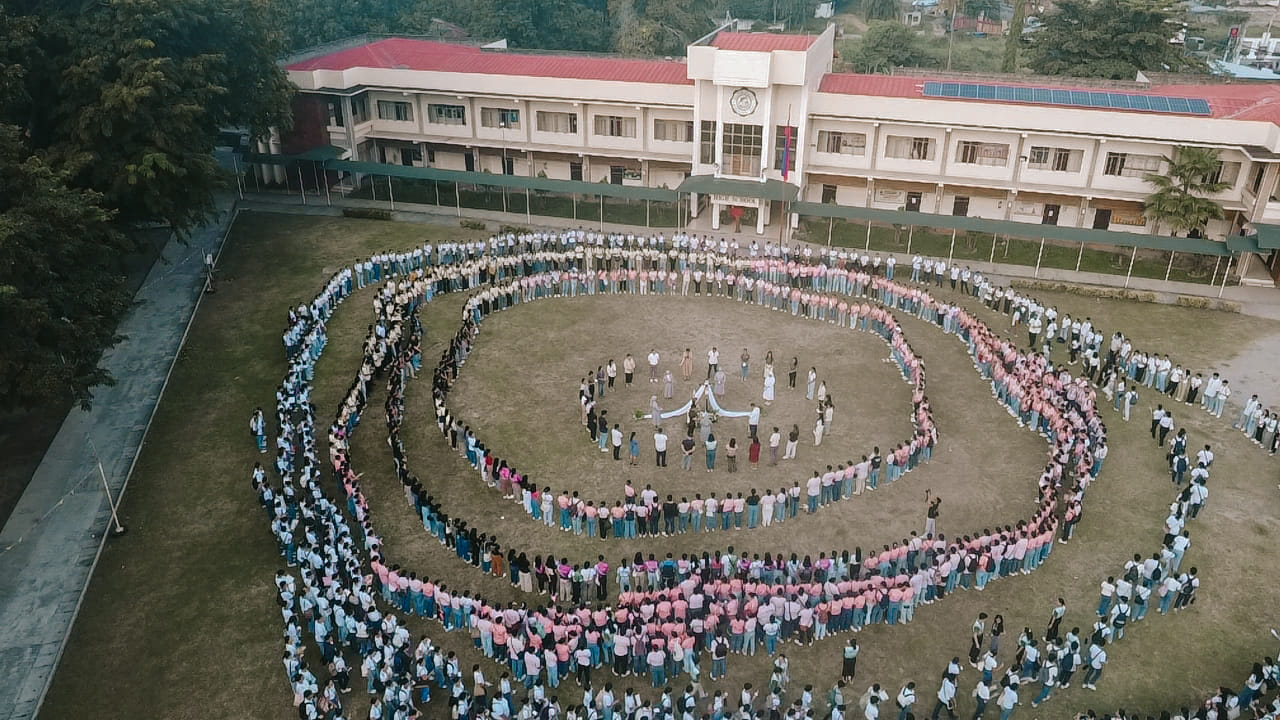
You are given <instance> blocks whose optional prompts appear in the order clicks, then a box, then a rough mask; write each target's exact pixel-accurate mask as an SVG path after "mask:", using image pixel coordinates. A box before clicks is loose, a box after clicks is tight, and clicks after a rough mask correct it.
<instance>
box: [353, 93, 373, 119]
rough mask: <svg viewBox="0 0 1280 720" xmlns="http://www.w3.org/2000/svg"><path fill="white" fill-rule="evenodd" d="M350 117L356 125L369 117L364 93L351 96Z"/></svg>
mask: <svg viewBox="0 0 1280 720" xmlns="http://www.w3.org/2000/svg"><path fill="white" fill-rule="evenodd" d="M351 117H352V118H353V119H354V120H355V124H356V125H359V124H360V123H362V122H364V121H366V120H368V119H369V104H368V103H367V102H366V101H365V96H364V95H357V96H355V97H353V98H351Z"/></svg>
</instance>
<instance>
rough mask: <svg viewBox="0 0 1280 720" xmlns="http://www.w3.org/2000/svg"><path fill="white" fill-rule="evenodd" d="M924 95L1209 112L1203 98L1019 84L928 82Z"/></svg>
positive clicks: (1191, 113)
mask: <svg viewBox="0 0 1280 720" xmlns="http://www.w3.org/2000/svg"><path fill="white" fill-rule="evenodd" d="M924 96H925V97H939V98H957V99H962V100H999V101H1004V102H1019V103H1037V104H1041V105H1063V106H1067V107H1083V108H1106V109H1109V110H1136V111H1139V112H1157V113H1178V114H1183V115H1209V114H1211V112H1212V110H1211V108H1210V106H1209V101H1208V100H1205V99H1203V98H1182V97H1166V96H1163V95H1136V94H1131V93H1114V92H1112V93H1109V92H1102V91H1093V90H1070V89H1066V88H1050V87H1027V86H1023V85H991V84H984V83H959V82H937V81H932V80H931V81H927V82H925V83H924Z"/></svg>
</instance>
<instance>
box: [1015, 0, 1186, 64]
mask: <svg viewBox="0 0 1280 720" xmlns="http://www.w3.org/2000/svg"><path fill="white" fill-rule="evenodd" d="M1174 7H1175V6H1173V5H1171V4H1168V3H1166V2H1163V0H1062V1H1061V2H1059V3H1058V4H1057V6H1056V8H1055V9H1054V10H1053V11H1051V12H1050V13H1048V15H1047V16H1046V17H1045V18H1044V27H1043V29H1041V30H1040V31H1039V32H1037V33H1035V34H1034V35H1033V36H1032V38H1031V47H1030V53H1029V54H1030V63H1029V64H1030V66H1031V69H1032V70H1035V71H1036V72H1038V73H1041V74H1045V75H1071V76H1075V77H1102V78H1110V79H1113V80H1132V79H1133V78H1134V77H1135V76H1136V75H1137V74H1138V72H1140V71H1146V72H1203V71H1205V70H1206V66H1205V65H1204V63H1203V61H1201V60H1199V59H1198V58H1195V57H1193V56H1191V55H1188V54H1186V53H1184V52H1183V50H1182V47H1181V46H1178V45H1172V44H1170V43H1169V40H1170V38H1172V37H1173V35H1174V32H1175V28H1178V27H1181V23H1182V21H1183V14H1182V12H1181V11H1179V10H1175V9H1174Z"/></svg>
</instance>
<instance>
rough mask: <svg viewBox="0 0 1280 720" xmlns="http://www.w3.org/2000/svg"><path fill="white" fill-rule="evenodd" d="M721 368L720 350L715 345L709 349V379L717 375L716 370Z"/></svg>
mask: <svg viewBox="0 0 1280 720" xmlns="http://www.w3.org/2000/svg"><path fill="white" fill-rule="evenodd" d="M719 369H720V351H719V350H718V349H716V347H715V346H714V345H713V346H712V347H711V349H710V350H708V351H707V379H708V380H710V379H711V378H713V377H715V375H716V371H717V370H719Z"/></svg>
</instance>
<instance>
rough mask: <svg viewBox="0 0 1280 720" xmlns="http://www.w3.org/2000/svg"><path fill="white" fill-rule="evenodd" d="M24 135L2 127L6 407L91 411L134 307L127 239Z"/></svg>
mask: <svg viewBox="0 0 1280 720" xmlns="http://www.w3.org/2000/svg"><path fill="white" fill-rule="evenodd" d="M22 136H23V131H22V129H21V128H18V127H16V126H14V125H0V338H3V340H4V341H3V342H0V409H3V410H12V409H15V408H25V407H30V406H32V405H35V404H37V403H40V402H44V401H48V400H66V399H69V400H74V401H76V402H78V403H80V405H81V406H83V407H88V405H89V401H90V400H91V399H92V397H93V395H92V388H93V387H94V386H96V385H101V384H103V383H110V382H111V378H110V376H109V375H108V374H107V372H106V371H105V370H103V369H102V368H100V367H98V358H99V356H100V354H101V352H102V349H103V348H105V347H109V346H111V345H113V344H115V343H116V342H117V341H118V340H119V337H118V336H117V335H116V333H115V325H116V319H117V318H118V317H119V315H120V313H122V312H123V311H124V309H125V308H126V307H128V305H129V296H130V291H129V287H128V286H127V284H126V283H125V282H124V277H123V275H122V274H121V272H120V267H119V264H118V259H119V257H120V256H121V255H122V254H123V252H124V251H125V250H126V248H127V246H128V243H127V241H126V240H125V238H124V237H123V236H122V235H121V234H120V233H119V232H117V231H116V230H114V229H113V228H112V226H111V224H110V222H109V220H110V215H111V213H110V211H109V210H107V209H106V208H104V207H103V206H102V195H101V194H100V193H97V192H94V191H92V190H85V189H80V188H74V187H70V186H68V179H69V173H68V172H66V171H59V170H56V169H54V168H53V167H51V166H50V165H49V164H48V163H47V162H45V160H44V159H43V158H42V157H40V156H39V155H33V154H31V153H30V151H29V148H28V147H27V146H26V144H25V142H24V141H23V137H22Z"/></svg>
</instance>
